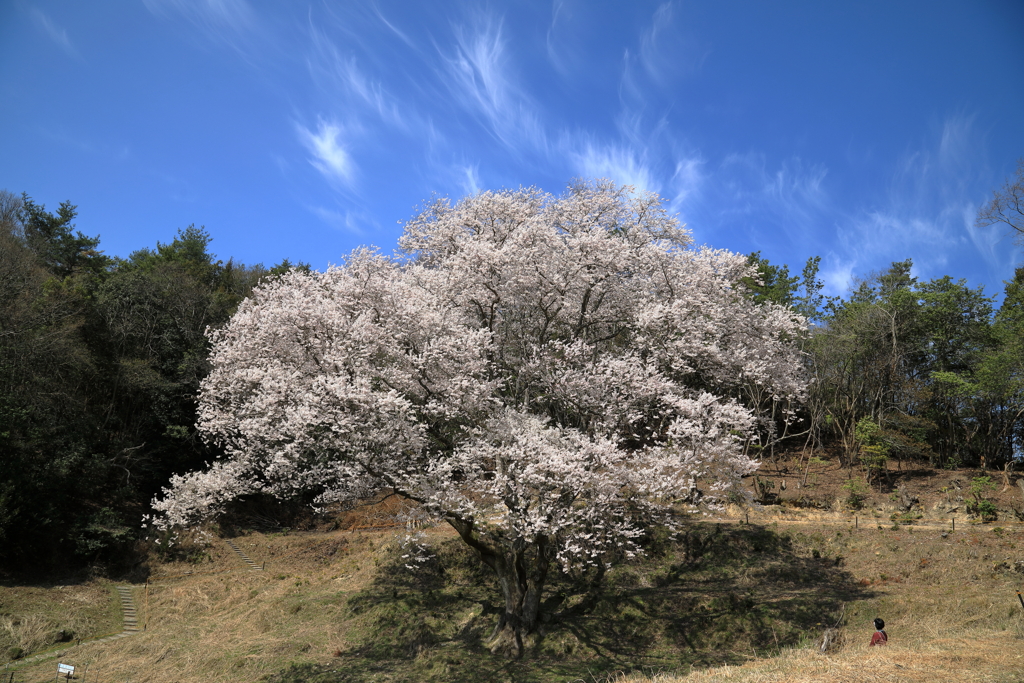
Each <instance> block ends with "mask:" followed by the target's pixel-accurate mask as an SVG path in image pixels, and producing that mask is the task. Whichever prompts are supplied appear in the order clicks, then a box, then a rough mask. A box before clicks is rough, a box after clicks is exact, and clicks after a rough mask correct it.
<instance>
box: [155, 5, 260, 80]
mask: <svg viewBox="0 0 1024 683" xmlns="http://www.w3.org/2000/svg"><path fill="white" fill-rule="evenodd" d="M143 3H144V4H145V5H146V7H147V8H148V9H149V11H150V12H152V13H153V14H154V15H156V16H158V17H162V18H182V19H184V20H185V21H187V22H189V23H190V24H191V25H192V26H193V27H194V28H197V29H199V31H200V32H201V34H202V35H204V36H206V38H207V39H209V40H210V41H212V42H213V43H216V44H220V45H224V46H227V47H228V48H230V49H232V50H234V51H235V52H236V53H237V54H238V55H239V56H240V57H241V58H242V59H243V60H245V61H246V62H248V63H249V64H250V65H256V64H257V63H261V64H264V63H266V62H267V58H268V55H270V54H276V52H275V51H273V50H270V46H271V45H272V43H273V42H274V38H273V36H274V31H272V30H270V29H269V28H268V27H267V26H264V24H263V22H261V20H260V17H259V14H257V12H256V11H255V10H254V9H253V7H252V5H250V4H249V2H248V1H247V0H143Z"/></svg>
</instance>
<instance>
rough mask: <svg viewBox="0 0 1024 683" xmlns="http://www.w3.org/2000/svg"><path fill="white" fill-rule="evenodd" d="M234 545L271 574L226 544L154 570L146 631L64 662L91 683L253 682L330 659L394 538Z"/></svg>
mask: <svg viewBox="0 0 1024 683" xmlns="http://www.w3.org/2000/svg"><path fill="white" fill-rule="evenodd" d="M235 542H236V543H237V544H238V546H239V547H240V548H241V549H242V550H243V552H245V553H246V554H247V555H249V557H250V558H252V559H253V560H254V561H256V562H262V561H263V560H266V561H267V570H266V571H263V572H260V571H253V570H250V569H247V568H245V566H244V564H243V562H242V561H241V560H240V559H239V558H238V557H237V555H235V554H234V553H233V552H231V551H230V549H226V548H225V547H224V546H225V544H224V543H223V542H222V541H217V542H215V543H214V545H213V546H211V547H210V548H209V550H208V553H209V555H210V558H209V559H208V560H205V561H204V562H203V563H202V564H200V565H198V566H197V565H190V564H185V563H168V564H158V565H156V566H155V567H154V570H155V571H154V578H153V580H152V583H151V584H150V586H149V588H148V594H149V595H148V601H147V596H146V593H147V590H146V587H144V586H136V587H135V589H134V598H135V603H136V606H137V608H138V612H139V618H140V626H141V625H142V624H143V622H148V623H147V628H146V630H145V632H142V633H139V634H137V635H133V636H130V637H128V638H123V639H121V640H115V641H110V642H104V643H83V644H82V645H80V646H78V647H75V648H74V649H73V650H71V651H69V652H68V653H67V654H66V655H64V656H63V657H61V661H62V662H65V663H69V664H75V665H77V666H78V667H80V668H79V671H82V670H84V669H85V668H86V667H88V671H89V672H90V673H87V676H88V679H89V680H91V681H119V682H120V681H132V682H133V683H139V682H147V681H197V682H198V681H202V682H203V683H214V682H219V681H225V682H226V681H238V680H257V679H259V678H260V677H262V676H264V675H266V674H269V673H272V672H274V671H276V670H278V669H280V668H281V667H282V666H285V665H287V664H289V663H302V662H323V661H329V659H330V658H331V656H332V653H333V652H334V651H336V650H338V649H339V648H342V647H344V646H345V644H346V643H345V640H344V636H345V620H344V618H343V615H342V610H343V608H344V595H345V594H346V593H347V592H351V591H356V590H359V589H360V588H361V587H362V586H364V585H365V584H366V583H367V582H368V581H369V580H370V578H372V576H373V571H374V561H373V558H374V555H375V554H376V553H377V552H378V551H379V550H380V549H381V548H382V547H383V546H385V545H387V544H390V543H393V535H392V534H390V533H387V532H377V533H361V532H343V531H339V532H332V533H326V534H323V533H320V534H315V535H308V534H302V535H277V536H275V535H263V534H252V535H250V536H246V537H244V538H238V539H235ZM147 604H148V618H147V615H146V612H147ZM17 670H18V674H17V679H16V680H17V681H26V682H32V681H44V680H48V679H52V677H53V672H54V671H55V670H56V660H55V659H50V660H46V661H43V662H39V663H29V664H22V665H20V666H19V667H18V669H17ZM0 671H2V669H0Z"/></svg>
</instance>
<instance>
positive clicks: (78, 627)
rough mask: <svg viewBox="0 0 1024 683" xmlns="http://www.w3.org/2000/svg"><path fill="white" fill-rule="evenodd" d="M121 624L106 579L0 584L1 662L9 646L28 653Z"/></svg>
mask: <svg viewBox="0 0 1024 683" xmlns="http://www.w3.org/2000/svg"><path fill="white" fill-rule="evenodd" d="M120 627H121V612H120V610H119V609H118V608H117V606H116V605H115V603H114V599H113V591H112V588H111V586H110V584H109V583H108V582H100V581H92V582H88V583H84V584H78V585H68V586H52V587H44V586H16V585H5V586H3V587H0V661H3V660H6V657H5V655H8V653H9V652H10V651H11V650H12V648H19V649H21V650H23V651H24V652H26V653H30V652H35V651H38V650H42V649H44V648H46V647H49V646H51V645H53V644H54V643H56V642H57V641H58V639H61V638H63V639H65V640H70V639H71V638H89V637H93V636H97V635H101V634H105V633H111V632H113V631H116V630H120ZM61 632H63V633H61Z"/></svg>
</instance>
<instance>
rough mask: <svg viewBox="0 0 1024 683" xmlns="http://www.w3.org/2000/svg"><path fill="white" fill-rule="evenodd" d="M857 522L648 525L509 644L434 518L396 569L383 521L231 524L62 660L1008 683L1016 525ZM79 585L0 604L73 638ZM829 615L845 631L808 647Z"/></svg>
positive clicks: (352, 673) (472, 563) (175, 671)
mask: <svg viewBox="0 0 1024 683" xmlns="http://www.w3.org/2000/svg"><path fill="white" fill-rule="evenodd" d="M857 527H858V528H854V524H853V519H852V518H851V516H850V515H848V514H838V515H837V514H828V513H822V512H804V511H800V510H796V511H792V512H789V513H786V514H775V515H773V516H762V517H760V518H758V519H756V520H755V519H752V520H751V524H749V525H748V524H745V523H741V522H737V521H735V520H734V521H730V522H728V523H719V524H716V523H708V522H703V523H696V522H695V523H694V524H693V525H692V526H691V527H690V530H689V532H688V533H687V534H686V535H685V536H684V537H682V538H679V539H675V540H670V539H666V538H652V539H650V542H649V555H648V557H647V558H646V559H645V560H643V561H642V562H639V563H635V564H630V565H620V566H617V567H615V568H614V569H612V570H610V571H609V572H608V574H607V576H606V577H605V580H604V582H603V584H602V587H601V588H600V589H597V590H595V589H594V588H593V586H592V584H591V583H589V582H588V580H587V577H569V576H559V577H557V578H556V579H555V581H554V582H553V583H552V585H551V586H550V591H549V597H548V599H547V601H548V602H547V606H548V607H549V612H550V613H551V614H552V615H553V616H552V618H551V619H550V620H549V621H547V622H546V623H545V624H544V626H543V629H542V630H541V632H540V633H538V634H537V635H536V636H534V637H533V638H531V640H530V642H529V643H528V645H529V650H528V655H527V656H526V657H525V658H524V659H523V660H521V661H516V662H508V661H505V660H501V659H498V658H495V657H493V656H491V655H490V654H489V653H488V652H487V650H486V648H485V647H484V645H483V641H484V640H485V639H486V637H487V635H488V634H489V632H490V630H491V628H492V626H493V624H494V622H495V619H496V614H497V610H498V597H499V595H498V592H497V589H496V588H495V585H494V580H493V578H492V577H491V576H490V575H489V574H488V573H487V571H486V570H484V569H482V568H481V566H480V565H479V563H478V562H477V561H476V559H475V558H474V557H473V555H472V554H471V553H470V552H469V551H468V550H467V549H466V548H464V547H463V545H462V544H461V542H460V541H459V540H458V539H456V538H454V537H453V536H452V534H450V533H447V532H445V531H444V530H443V529H438V530H435V531H433V532H431V534H430V535H431V539H432V542H433V546H434V549H435V551H436V554H437V556H436V558H435V559H434V560H431V561H430V562H429V563H427V565H426V566H425V567H423V568H422V569H421V570H419V571H417V572H411V571H409V570H408V569H406V568H405V566H404V565H405V561H404V560H403V559H402V557H401V551H400V550H399V549H398V547H397V545H396V541H395V534H394V533H393V532H390V531H386V530H385V531H362V532H359V531H355V532H352V531H332V532H303V533H294V532H293V533H280V534H260V533H250V534H247V535H244V536H240V537H237V538H235V539H234V541H235V543H236V544H237V545H238V546H239V547H240V548H241V549H242V550H243V551H244V552H245V553H246V554H248V555H249V557H251V558H252V559H253V560H254V561H256V562H257V563H263V562H266V571H262V572H260V571H253V570H251V569H248V568H246V567H245V565H244V563H243V562H242V561H241V559H240V558H239V557H238V556H237V555H235V554H234V553H233V552H232V551H231V550H230V549H229V548H228V547H227V546H226V544H225V543H224V542H223V541H219V540H215V541H214V542H213V544H212V545H211V546H210V547H209V548H208V549H207V550H206V553H205V554H199V555H197V556H195V557H194V558H193V560H195V561H194V562H188V563H164V564H160V563H156V564H154V565H153V566H152V578H151V583H150V585H149V587H148V589H147V588H145V587H142V586H136V587H135V600H136V604H137V605H138V608H139V613H140V618H141V619H142V620H143V621H145V622H147V624H148V628H147V630H146V631H145V632H144V633H140V634H138V635H135V636H131V637H129V638H125V639H122V640H118V641H114V642H106V643H83V644H81V645H80V646H78V647H75V648H74V649H73V650H71V651H70V652H68V653H67V654H66V655H64V656H63V657H62V658H61V661H63V662H66V663H71V664H76V665H77V666H79V667H80V668H79V671H83V670H85V671H87V674H86V675H87V680H88V681H95V682H96V683H107V682H111V683H113V682H114V681H116V682H117V683H122V682H123V681H133V682H146V681H153V682H160V681H186V682H187V681H197V682H198V681H202V682H203V683H214V682H219V681H237V680H253V681H255V680H261V679H262V680H267V681H272V682H274V683H291V682H298V681H311V682H319V683H329V682H330V683H333V682H336V681H337V682H342V681H474V682H484V681H486V682H489V681H594V682H596V681H622V682H623V683H625V682H626V681H630V682H636V683H639V682H641V681H651V680H656V681H663V682H666V683H667V682H670V681H671V682H675V681H687V682H690V681H719V680H721V681H750V682H754V681H758V682H760V681H830V682H835V681H846V680H849V681H926V680H927V681H1021V680H1024V659H1021V654H1020V653H1021V652H1022V651H1024V649H1022V647H1021V646H1022V645H1024V609H1022V607H1021V605H1020V603H1019V602H1018V601H1017V596H1016V592H1015V591H1016V590H1017V589H1018V588H1019V587H1020V586H1021V584H1022V582H1024V574H1021V573H1018V571H1017V567H1019V565H1016V564H1015V563H1016V562H1017V561H1018V560H1019V559H1021V558H1022V552H1021V548H1022V547H1024V545H1022V544H1024V532H1022V531H1021V530H1020V529H1019V528H1018V527H1017V525H1013V528H1011V526H1010V525H1009V524H1006V523H1004V524H1003V526H998V525H997V524H996V525H978V526H967V525H966V524H964V523H961V524H960V525H958V527H957V530H956V532H955V533H949V530H948V529H945V528H943V527H942V526H941V525H936V526H934V527H924V528H922V527H914V526H906V525H894V524H893V523H892V522H891V521H890V520H888V519H887V518H886V517H885V515H883V514H879V515H878V517H877V518H876V517H874V516H872V515H871V514H861V515H860V517H859V519H858V521H857ZM12 591H13V592H12ZM40 591H41V592H40ZM88 591H92V593H90V594H93V595H99V593H103V592H104V591H105V592H106V593H105V594H106V595H107V596H109V595H110V592H109V588H107V587H103V586H101V585H99V584H93V585H91V586H83V587H79V586H75V587H63V588H49V589H35V588H33V589H29V588H25V587H22V588H17V589H15V588H10V587H8V588H4V594H3V602H2V603H0V604H2V605H3V613H4V614H5V615H12V614H15V613H17V614H21V615H28V616H31V615H39V617H40V618H41V617H42V616H43V615H63V616H64V617H65V619H64V621H61V620H60V619H58V620H56V621H54V620H51V621H50V622H47V623H48V624H50V626H48V628H49V629H50V630H51V631H52V630H53V628H56V627H57V624H60V623H64V622H66V623H67V624H72V623H76V624H91V625H90V626H88V627H86V626H81V625H79V626H78V629H79V630H80V631H81V632H82V635H85V634H86V632H87V631H89V629H90V628H91V629H92V631H93V632H100V631H103V630H104V628H103V627H101V626H100V624H101V623H111V622H109V621H108V622H102V621H101V620H100V619H99V618H98V617H97V616H95V615H98V614H107V615H108V618H109V614H110V611H111V606H112V605H113V600H112V598H109V597H108V598H107V599H106V601H104V600H103V599H98V602H96V600H94V602H93V603H91V605H92V606H90V607H85V604H86V602H87V601H86V600H84V599H82V598H76V599H77V600H78V602H74V600H73V599H72V598H71V596H72V595H79V596H80V595H84V594H85V593H87V592H88ZM96 591H99V593H97V592H96ZM147 593H148V597H147ZM32 596H34V597H32ZM30 601H31V602H30ZM101 603H102V604H104V605H105V609H106V610H107V611H106V612H104V611H103V610H101V609H98V608H97V606H96V605H97V604H101ZM90 614H92V615H94V616H92V617H89V616H87V615H90ZM875 616H882V617H883V618H884V619H885V620H886V622H887V626H888V628H887V630H888V632H889V635H890V645H889V647H888V648H887V649H886V650H884V651H875V650H872V649H869V648H868V647H867V642H868V640H869V638H870V636H871V632H872V630H873V629H872V627H871V620H872V619H873V618H874V617H875ZM33 618H34V617H33ZM74 619H79V620H81V621H73V620H74ZM88 619H92V621H87V620H88ZM837 621H838V622H839V623H840V627H841V635H842V636H843V637H844V638H845V646H844V647H842V648H841V649H839V650H837V651H834V652H831V653H829V654H824V655H823V654H820V653H818V652H817V650H816V648H815V645H816V641H817V639H818V638H819V636H820V635H821V634H822V632H823V630H824V629H825V628H826V627H828V626H832V625H834V624H835V623H836V622H837ZM72 628H73V627H72ZM115 628H116V627H115ZM44 630H45V629H44ZM111 630H114V629H111ZM76 633H77V631H76ZM43 640H45V639H43ZM43 646H45V642H43V641H38V645H36V646H35V647H43ZM32 648H33V646H31V644H30V647H29V648H26V649H32ZM56 661H57V660H55V659H50V660H46V661H44V662H40V663H33V664H21V665H17V663H15V665H16V666H15V668H14V669H13V670H14V671H15V673H16V677H15V681H16V682H18V683H36V682H38V683H42V682H43V681H47V680H51V679H52V678H53V675H54V672H55V670H56ZM5 675H6V674H5Z"/></svg>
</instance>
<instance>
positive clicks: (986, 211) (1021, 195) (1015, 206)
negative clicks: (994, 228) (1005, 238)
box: [975, 157, 1024, 244]
mask: <svg viewBox="0 0 1024 683" xmlns="http://www.w3.org/2000/svg"><path fill="white" fill-rule="evenodd" d="M997 223H1003V224H1004V225H1008V226H1010V227H1011V228H1013V229H1014V230H1015V231H1016V232H1017V236H1016V239H1017V241H1018V242H1019V243H1021V244H1024V157H1021V158H1020V159H1018V160H1017V173H1016V174H1015V175H1014V176H1013V177H1012V178H1010V179H1008V180H1007V181H1006V183H1005V184H1004V185H1003V187H1002V188H1001V189H999V190H996V191H995V192H993V193H992V199H991V200H990V201H989V203H988V204H986V205H985V206H983V207H981V209H980V210H979V211H978V219H977V221H976V223H975V224H976V225H977V226H978V227H981V228H985V227H988V226H990V225H995V224H997Z"/></svg>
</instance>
